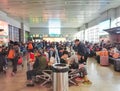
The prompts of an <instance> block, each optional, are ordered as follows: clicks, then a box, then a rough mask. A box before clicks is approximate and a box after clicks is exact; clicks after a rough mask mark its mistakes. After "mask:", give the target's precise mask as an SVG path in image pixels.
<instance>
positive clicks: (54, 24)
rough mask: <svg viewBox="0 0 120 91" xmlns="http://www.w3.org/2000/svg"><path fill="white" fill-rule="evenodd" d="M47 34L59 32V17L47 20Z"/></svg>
mask: <svg viewBox="0 0 120 91" xmlns="http://www.w3.org/2000/svg"><path fill="white" fill-rule="evenodd" d="M49 34H50V35H54V34H56V35H59V34H61V22H60V20H59V19H50V20H49Z"/></svg>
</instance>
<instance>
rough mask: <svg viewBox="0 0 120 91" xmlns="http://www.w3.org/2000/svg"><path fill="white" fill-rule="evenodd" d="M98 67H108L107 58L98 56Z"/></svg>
mask: <svg viewBox="0 0 120 91" xmlns="http://www.w3.org/2000/svg"><path fill="white" fill-rule="evenodd" d="M100 65H103V66H108V65H109V60H108V56H100Z"/></svg>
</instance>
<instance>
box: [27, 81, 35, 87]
mask: <svg viewBox="0 0 120 91" xmlns="http://www.w3.org/2000/svg"><path fill="white" fill-rule="evenodd" d="M26 86H27V87H34V83H33V82H28V83H27V84H26Z"/></svg>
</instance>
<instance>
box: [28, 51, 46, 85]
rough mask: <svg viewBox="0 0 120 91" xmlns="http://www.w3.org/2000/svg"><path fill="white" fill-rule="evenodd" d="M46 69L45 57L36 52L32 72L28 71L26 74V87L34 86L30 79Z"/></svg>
mask: <svg viewBox="0 0 120 91" xmlns="http://www.w3.org/2000/svg"><path fill="white" fill-rule="evenodd" d="M46 68H47V60H46V57H45V56H44V55H43V54H42V53H41V51H38V56H37V57H36V61H35V63H34V64H33V70H29V71H27V72H26V75H27V86H34V83H33V81H32V77H33V76H36V75H37V74H41V71H42V70H45V69H46Z"/></svg>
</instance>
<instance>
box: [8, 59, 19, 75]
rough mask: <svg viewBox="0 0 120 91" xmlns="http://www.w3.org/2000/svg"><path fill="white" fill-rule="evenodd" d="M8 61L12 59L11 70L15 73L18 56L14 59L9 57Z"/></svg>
mask: <svg viewBox="0 0 120 91" xmlns="http://www.w3.org/2000/svg"><path fill="white" fill-rule="evenodd" d="M9 60H10V61H12V66H13V69H12V72H14V73H16V72H17V63H18V58H14V59H9Z"/></svg>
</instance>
